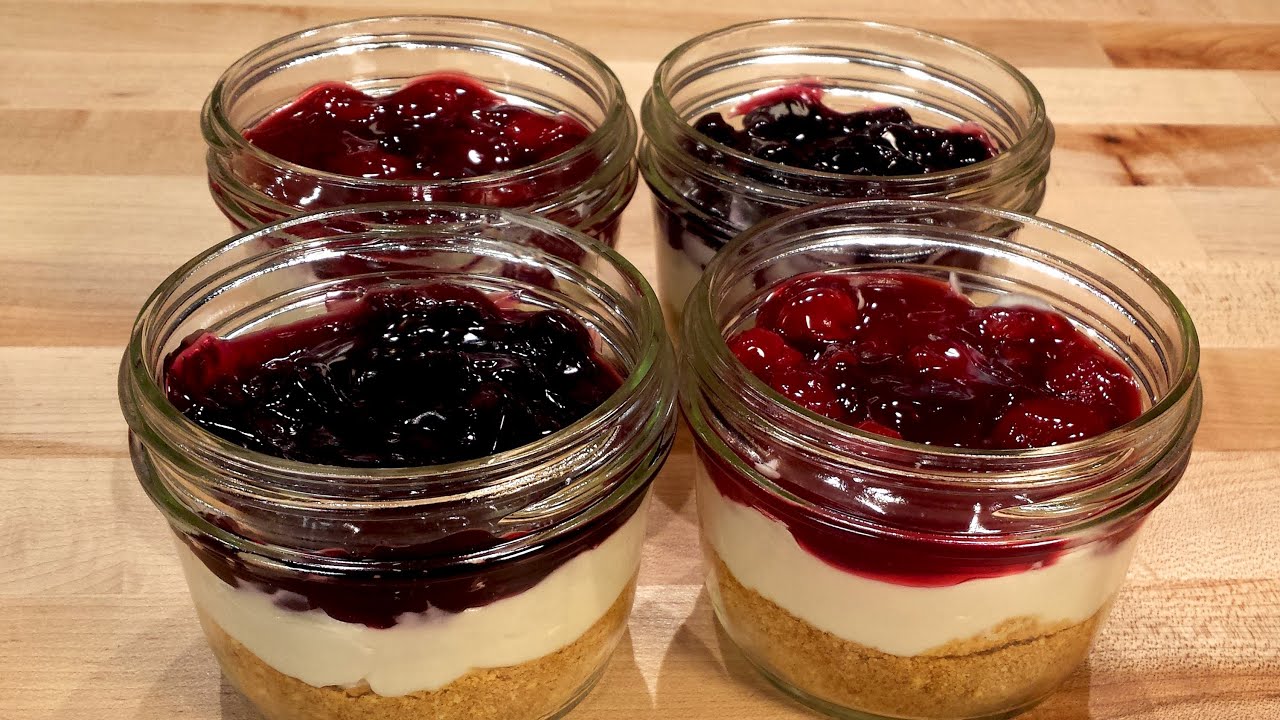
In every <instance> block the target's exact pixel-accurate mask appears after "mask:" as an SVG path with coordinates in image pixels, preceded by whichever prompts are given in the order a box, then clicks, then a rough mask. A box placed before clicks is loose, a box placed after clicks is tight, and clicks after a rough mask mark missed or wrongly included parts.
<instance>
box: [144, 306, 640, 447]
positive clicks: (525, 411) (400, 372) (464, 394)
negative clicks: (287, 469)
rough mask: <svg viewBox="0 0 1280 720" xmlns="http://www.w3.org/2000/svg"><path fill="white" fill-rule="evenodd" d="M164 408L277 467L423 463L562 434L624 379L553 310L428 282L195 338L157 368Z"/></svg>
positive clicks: (577, 327)
mask: <svg viewBox="0 0 1280 720" xmlns="http://www.w3.org/2000/svg"><path fill="white" fill-rule="evenodd" d="M164 383H165V390H166V393H167V395H168V397H169V400H170V401H171V402H172V403H173V404H174V405H175V406H176V407H177V409H178V410H179V411H181V412H182V413H183V414H185V415H186V416H187V417H188V418H190V419H191V420H192V421H193V422H195V423H197V424H198V425H200V426H201V427H203V428H205V429H206V430H208V431H210V432H212V433H214V434H216V435H218V436H220V437H223V438H225V439H227V440H229V441H231V442H233V443H236V444H239V445H241V446H243V447H246V448H249V449H252V450H256V451H259V452H263V453H266V454H269V455H274V456H277V457H281V458H286V459H289V460H296V461H301V462H307V463H319V464H326V465H339V466H347V467H408V466H420V465H433V464H437V463H447V462H455V461H462V460H469V459H474V458H479V457H483V456H486V455H491V454H493V453H497V452H502V451H504V450H510V449H513V448H516V447H519V446H521V445H525V444H527V443H530V442H532V441H534V440H537V439H539V438H541V437H544V436H546V435H549V434H551V433H553V432H556V431H557V430H559V429H561V428H564V427H566V426H568V425H570V424H572V423H573V422H575V421H577V420H579V419H581V418H582V417H584V416H585V415H587V414H588V413H589V412H590V411H591V410H592V409H594V408H595V407H596V406H598V405H599V404H600V403H602V402H604V400H605V399H606V398H608V397H609V396H610V395H611V394H612V393H613V392H614V391H615V390H616V389H618V387H619V386H620V385H621V383H622V379H621V377H620V375H619V373H618V371H617V370H616V369H615V368H614V367H613V366H611V365H610V363H609V362H608V361H606V360H605V359H604V358H602V357H600V356H599V355H598V354H597V353H596V351H595V349H594V347H593V341H592V337H591V334H590V332H589V331H588V329H587V328H586V326H584V325H583V323H582V322H581V321H579V320H578V319H577V318H575V317H573V316H571V315H569V314H567V313H565V312H564V311H561V310H523V309H518V308H512V307H503V306H502V305H501V304H500V303H498V302H495V301H494V300H493V299H491V298H490V297H488V296H486V295H485V294H484V293H481V292H479V291H477V290H475V289H472V288H468V287H464V286H461V285H457V284H454V283H449V282H443V281H435V282H430V283H426V284H418V285H401V286H394V287H382V288H376V289H371V290H367V291H365V292H364V293H363V294H362V295H360V296H358V297H351V298H346V299H340V300H334V301H331V302H330V304H329V307H328V309H327V312H325V313H323V314H321V315H318V316H315V317H312V318H309V319H306V320H301V321H297V322H294V323H290V324H286V325H282V326H279V327H273V328H268V329H265V330H260V331H256V332H252V333H249V334H245V335H240V336H236V337H232V338H225V339H224V338H219V337H216V336H214V335H212V334H211V333H208V332H199V333H196V334H194V335H192V336H191V337H189V338H187V339H186V340H185V341H184V342H183V343H182V344H181V346H180V347H178V348H177V349H176V350H175V351H174V352H172V353H171V354H170V355H169V356H168V357H167V358H166V360H165V364H164Z"/></svg>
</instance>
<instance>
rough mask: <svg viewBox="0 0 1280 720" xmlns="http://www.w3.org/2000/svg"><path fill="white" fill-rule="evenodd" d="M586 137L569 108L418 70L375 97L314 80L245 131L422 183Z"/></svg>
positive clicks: (519, 164)
mask: <svg viewBox="0 0 1280 720" xmlns="http://www.w3.org/2000/svg"><path fill="white" fill-rule="evenodd" d="M590 134H591V131H590V130H589V129H588V128H587V127H586V126H585V125H583V124H582V123H581V122H579V121H578V120H576V119H574V118H572V117H570V116H568V115H565V114H556V115H552V114H548V113H544V112H540V111H537V110H533V109H530V108H526V107H520V106H517V105H513V104H511V103H509V102H507V101H506V100H505V99H504V98H503V97H502V96H500V95H498V94H496V93H494V92H493V91H491V90H489V89H488V88H486V87H485V86H484V85H483V84H482V83H481V82H480V81H479V80H477V79H475V78H472V77H469V76H467V75H463V74H461V73H434V74H430V75H424V76H422V77H419V78H417V79H415V80H412V81H410V82H409V83H407V84H405V85H404V86H403V87H401V88H400V89H398V90H396V91H395V92H393V93H390V94H388V95H382V96H377V97H375V96H372V95H368V94H366V93H364V92H362V91H360V90H358V89H356V88H354V87H352V86H350V85H347V84H345V83H336V82H326V83H321V84H319V85H316V86H314V87H312V88H310V89H308V90H307V91H306V92H304V93H303V94H302V95H301V96H300V97H298V99H296V100H294V101H293V102H292V103H290V104H289V105H288V106H286V107H284V108H281V109H279V110H277V111H275V112H274V113H272V114H270V115H268V116H267V117H265V118H263V119H262V120H260V121H259V122H258V123H257V124H255V125H253V126H252V127H250V128H248V129H247V130H245V131H244V136H245V139H247V140H248V141H249V142H250V143H252V144H253V145H255V146H257V147H259V148H261V149H262V150H263V151H265V152H267V153H269V154H271V155H274V156H276V157H278V158H280V159H282V160H286V161H288V162H291V163H294V164H297V165H302V166H304V167H308V168H311V169H313V170H321V171H324V172H330V173H336V174H339V175H346V176H351V177H358V178H366V179H384V180H424V181H432V180H457V179H463V178H470V177H478V176H482V175H490V174H493V173H497V172H504V171H509V170H518V169H520V168H524V167H528V166H530V165H534V164H536V163H539V162H542V161H543V160H548V159H550V158H553V157H555V156H557V155H560V154H562V153H564V152H565V151H567V150H569V149H571V148H573V147H574V146H575V145H577V144H579V143H581V142H582V141H583V140H585V139H586V138H587V136H588V135H590Z"/></svg>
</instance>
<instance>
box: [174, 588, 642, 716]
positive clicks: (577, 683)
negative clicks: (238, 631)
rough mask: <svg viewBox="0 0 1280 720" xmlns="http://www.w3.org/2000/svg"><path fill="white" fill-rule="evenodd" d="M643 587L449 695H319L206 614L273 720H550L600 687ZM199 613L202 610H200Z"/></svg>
mask: <svg viewBox="0 0 1280 720" xmlns="http://www.w3.org/2000/svg"><path fill="white" fill-rule="evenodd" d="M634 596H635V580H634V579H632V581H631V582H630V583H629V584H628V585H627V587H626V589H624V590H623V592H622V593H621V594H620V595H619V596H618V599H617V600H615V601H614V603H613V605H612V606H611V607H610V608H609V610H608V611H607V612H606V613H605V614H604V615H603V616H602V617H601V618H600V619H599V620H597V621H596V622H595V624H594V625H592V626H591V627H590V628H589V629H588V630H587V631H586V632H585V633H583V634H582V636H581V637H579V638H578V639H577V640H574V641H573V642H572V643H570V644H568V645H566V646H564V647H562V648H560V649H559V650H557V651H555V652H553V653H551V654H549V655H544V656H543V657H540V658H538V659H536V660H531V661H529V662H526V663H521V664H519V665H512V666H508V667H501V668H483V669H476V670H471V671H469V672H468V673H467V674H466V675H463V676H462V677H460V678H458V679H457V680H454V681H453V682H451V683H449V684H448V685H445V686H444V687H442V688H439V689H437V690H432V691H421V692H415V693H410V694H408V695H399V696H385V695H379V694H377V693H375V692H373V691H372V690H370V689H369V687H368V685H367V684H364V683H363V682H362V683H361V684H360V685H357V686H355V687H351V688H344V687H336V686H329V687H315V686H313V685H308V684H307V683H304V682H302V681H301V680H298V679H297V678H294V677H290V676H288V675H285V674H284V673H281V672H280V671H278V670H276V669H275V668H273V667H271V666H270V665H267V664H266V663H265V662H263V661H262V660H261V659H260V658H259V657H258V656H257V655H255V654H253V653H252V652H251V651H249V649H248V648H246V647H245V646H244V645H243V644H241V643H240V642H238V641H237V640H235V639H234V638H232V637H231V636H230V635H227V633H226V632H225V631H223V629H222V628H221V627H219V626H218V624H217V623H216V622H214V621H213V620H212V619H211V618H209V617H208V616H207V615H206V614H205V613H203V612H198V614H199V616H200V623H201V625H202V626H203V627H204V631H205V635H206V636H207V637H208V640H209V645H210V647H211V648H212V649H213V653H214V655H215V656H216V657H217V659H218V664H219V665H220V666H221V667H222V672H223V674H224V675H226V677H227V679H228V680H229V681H230V682H231V684H232V685H233V686H235V687H236V689H237V690H239V691H240V692H241V694H243V695H244V696H245V697H246V698H248V699H249V701H250V702H251V703H253V705H254V706H255V707H257V708H258V710H259V712H261V713H262V715H263V717H265V718H267V720H548V719H549V718H555V717H559V716H560V715H562V714H564V713H565V712H567V711H568V710H569V709H571V708H572V707H573V706H574V705H576V704H577V703H578V702H579V701H580V700H582V698H583V697H585V696H586V694H587V693H588V692H589V691H590V689H591V687H592V686H593V685H594V684H595V682H596V680H598V679H599V676H600V674H601V672H602V670H603V668H604V665H605V662H606V661H607V660H608V657H609V654H610V653H611V652H612V651H613V648H614V646H615V645H616V644H617V642H618V640H619V638H621V636H622V632H623V630H624V629H625V627H626V624H627V617H628V615H629V614H630V612H631V602H632V599H633V598H634ZM197 610H199V609H198V608H197Z"/></svg>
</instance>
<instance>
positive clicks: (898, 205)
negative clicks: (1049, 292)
mask: <svg viewBox="0 0 1280 720" xmlns="http://www.w3.org/2000/svg"><path fill="white" fill-rule="evenodd" d="M906 208H912V209H920V210H922V211H925V212H957V211H960V212H969V213H974V214H977V215H985V216H987V217H990V218H993V219H998V220H1005V221H1009V222H1015V223H1018V224H1020V225H1025V226H1031V227H1039V228H1041V229H1044V230H1048V231H1051V232H1054V233H1057V234H1059V235H1060V236H1063V237H1066V238H1069V239H1070V240H1072V241H1075V242H1076V243H1078V244H1080V245H1082V246H1084V247H1085V248H1087V249H1089V250H1093V251H1097V252H1099V253H1101V254H1103V255H1105V256H1108V257H1110V258H1112V259H1113V260H1116V261H1117V262H1119V263H1120V264H1121V265H1122V266H1124V267H1125V268H1126V269H1127V270H1129V271H1130V272H1132V273H1133V274H1134V275H1135V276H1137V277H1138V278H1139V279H1141V280H1142V281H1143V282H1144V283H1146V284H1147V285H1148V286H1149V287H1151V288H1152V289H1154V290H1155V291H1156V292H1157V293H1158V294H1159V295H1160V297H1161V298H1162V299H1163V300H1164V301H1165V303H1166V304H1167V305H1168V307H1169V309H1170V310H1171V311H1172V312H1173V314H1174V316H1175V317H1176V318H1177V321H1178V326H1179V336H1178V339H1179V341H1180V344H1181V347H1180V348H1179V350H1180V351H1181V355H1182V358H1183V361H1182V363H1181V365H1180V367H1179V368H1178V369H1177V373H1176V376H1175V380H1174V381H1173V382H1171V383H1170V386H1169V389H1168V390H1167V391H1165V392H1164V393H1163V394H1162V396H1161V397H1159V398H1158V399H1156V400H1155V401H1153V402H1152V403H1151V406H1150V407H1148V408H1146V409H1145V410H1144V411H1143V412H1142V414H1141V415H1139V416H1138V417H1137V418H1134V419H1133V420H1131V421H1129V422H1127V423H1125V424H1123V425H1120V426H1119V427H1116V428H1112V429H1111V430H1108V431H1106V432H1104V433H1101V434H1099V435H1095V436H1093V437H1090V438H1086V439H1084V440H1077V441H1073V442H1069V443H1063V444H1061V445H1051V446H1046V447H1036V448H1019V449H1012V450H990V449H982V448H956V447H948V446H939V445H926V444H924V443H916V442H911V441H908V440H903V439H897V438H890V437H886V436H884V435H880V434H877V433H871V432H867V431H865V430H858V429H856V428H854V427H853V426H850V425H846V424H844V423H841V422H838V421H836V420H832V419H831V418H828V417H826V416H823V415H820V414H818V413H815V412H813V411H811V410H808V409H805V408H802V407H800V406H799V405H796V404H795V403H793V402H791V401H790V400H788V399H786V398H785V397H784V396H782V395H781V394H780V393H778V392H777V391H776V390H774V389H772V388H771V387H769V386H768V385H767V384H766V383H764V381H762V380H760V379H759V378H757V377H756V376H755V375H754V374H752V373H751V372H750V371H748V370H747V369H746V367H745V366H742V365H741V363H739V362H738V361H737V360H736V359H735V358H733V357H732V353H731V352H730V350H729V346H728V344H727V342H726V341H725V338H724V335H723V332H722V331H721V329H720V328H719V327H718V326H717V324H716V322H715V319H714V318H713V317H712V312H711V301H710V295H711V292H712V288H713V287H715V286H717V285H718V284H720V283H723V282H726V280H725V278H723V277H722V275H723V274H724V273H725V272H727V270H726V265H728V263H729V262H730V259H731V258H733V257H734V256H735V255H737V254H739V251H740V250H741V249H742V248H743V247H745V246H747V245H749V244H750V243H751V242H752V241H753V240H754V239H755V238H756V237H758V236H761V235H765V234H768V233H770V232H772V231H774V230H776V229H777V228H779V227H784V226H786V225H788V224H791V223H801V222H804V221H805V220H809V219H812V218H814V217H818V216H823V215H826V214H829V213H842V212H859V211H864V212H865V211H875V210H876V209H906ZM1005 242H1006V243H1007V245H1008V246H1009V247H1017V248H1020V249H1022V250H1025V251H1028V252H1031V253H1034V254H1037V255H1042V256H1050V257H1051V255H1050V254H1049V253H1045V252H1043V251H1039V250H1036V249H1035V248H1033V247H1031V246H1029V245H1024V244H1022V243H1018V242H1016V241H1014V240H1008V241H1005ZM684 317H685V320H684V334H685V335H686V338H685V340H686V342H689V341H690V340H692V339H693V337H695V336H696V337H698V338H703V337H714V338H715V340H714V341H713V342H712V343H711V345H710V352H711V358H710V360H711V361H712V362H714V364H715V365H716V368H715V369H716V371H725V370H734V371H735V374H736V375H740V376H741V377H742V378H743V379H744V380H745V381H746V382H747V384H748V386H749V387H750V388H751V389H752V390H753V391H754V392H756V393H759V394H761V395H762V396H763V397H764V398H766V399H768V400H770V401H776V402H777V404H779V405H781V406H783V407H785V408H787V410H789V411H792V413H794V414H796V415H798V416H799V417H800V418H802V419H804V420H805V421H806V422H810V423H816V424H818V425H819V426H821V427H822V428H823V430H824V431H827V432H830V433H831V434H832V435H834V436H837V437H842V438H845V439H848V440H856V441H862V442H866V441H871V442H872V443H875V444H879V445H882V446H886V447H892V448H896V449H899V450H906V451H912V452H918V453H928V454H930V455H935V456H941V457H953V458H992V459H994V458H1000V459H1005V460H1016V459H1039V460H1045V459H1049V458H1054V457H1061V456H1065V455H1070V454H1071V453H1073V452H1075V451H1076V450H1078V449H1079V448H1081V447H1084V446H1088V445H1090V444H1092V445H1101V444H1110V443H1113V442H1115V441H1117V440H1120V439H1123V438H1125V437H1131V436H1132V435H1134V434H1136V433H1137V432H1138V431H1140V430H1141V429H1142V428H1143V427H1145V426H1147V425H1149V424H1150V423H1151V422H1152V421H1153V420H1155V419H1156V418H1159V417H1161V416H1163V415H1165V414H1166V413H1167V412H1169V410H1171V409H1172V408H1173V407H1174V406H1176V405H1177V404H1178V403H1180V402H1181V401H1182V399H1183V398H1184V397H1185V396H1186V394H1187V393H1188V392H1190V391H1191V390H1192V389H1193V388H1194V387H1195V385H1196V382H1197V378H1198V373H1199V361H1200V343H1199V336H1198V334H1197V331H1196V328H1195V324H1194V322H1193V321H1192V319H1191V315H1190V313H1189V312H1188V311H1187V309H1186V307H1185V306H1184V305H1183V304H1182V301H1181V300H1180V299H1179V298H1178V296H1177V295H1176V294H1175V293H1174V292H1173V290H1172V289H1171V288H1169V286H1168V285H1166V284H1165V283H1164V281H1162V280H1161V279H1160V278H1159V277H1157V276H1156V275H1155V274H1154V273H1152V272H1151V271H1150V270H1148V269H1147V268H1146V267H1144V266H1143V265H1142V264H1140V263H1139V262H1138V261H1137V260H1135V259H1133V258H1132V257H1130V256H1129V255H1127V254H1126V253H1123V252H1121V251H1120V250H1119V249H1117V248H1115V247H1113V246H1111V245H1109V244H1107V243H1105V242H1103V241H1101V240H1099V239H1097V238H1094V237H1093V236H1091V235H1087V234H1085V233H1082V232H1079V231H1077V230H1074V229H1072V228H1069V227H1067V226H1065V225H1062V224H1060V223H1056V222H1053V221H1051V220H1045V219H1043V218H1040V217H1037V216H1034V215H1027V214H1024V213H1018V212H1013V211H1011V210H1003V209H999V208H989V207H980V206H976V205H971V204H966V203H958V202H953V201H945V200H914V199H875V200H853V201H845V202H837V203H828V204H822V205H813V206H810V207H806V208H801V209H799V210H793V211H790V212H787V213H783V214H781V215H778V216H775V217H773V218H769V219H768V220H765V221H763V222H761V223H759V224H757V225H755V226H753V227H752V228H751V229H749V230H747V231H746V232H744V233H742V234H741V235H739V236H738V237H736V238H734V239H733V240H732V241H730V242H729V244H728V245H726V246H725V247H724V248H722V249H721V251H720V252H718V253H717V254H716V256H715V258H713V259H712V261H711V263H710V264H709V265H708V267H707V269H706V271H705V272H704V273H703V274H702V277H701V279H700V280H699V281H698V284H697V285H696V286H695V287H694V289H693V292H692V293H691V294H690V296H689V301H688V303H687V304H686V308H685V312H684ZM690 357H691V358H697V359H701V358H698V356H697V355H692V354H691V355H690ZM722 377H723V376H722Z"/></svg>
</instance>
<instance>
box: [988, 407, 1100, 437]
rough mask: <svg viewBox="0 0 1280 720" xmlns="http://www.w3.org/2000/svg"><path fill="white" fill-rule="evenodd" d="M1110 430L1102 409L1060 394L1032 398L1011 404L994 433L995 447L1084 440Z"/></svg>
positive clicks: (992, 435) (992, 434)
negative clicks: (1072, 400) (1064, 398)
mask: <svg viewBox="0 0 1280 720" xmlns="http://www.w3.org/2000/svg"><path fill="white" fill-rule="evenodd" d="M1106 430H1107V422H1106V419H1105V418H1104V417H1103V415H1102V414H1101V413H1100V412H1098V410H1096V409H1094V408H1091V407H1088V406H1086V405H1081V404H1079V403H1073V402H1071V401H1070V400H1060V399H1058V398H1047V397H1039V398H1031V399H1029V400H1024V401H1022V402H1020V403H1018V404H1017V405H1014V406H1013V407H1011V408H1009V410H1008V412H1006V413H1005V414H1004V417H1002V418H1000V421H999V422H997V423H996V427H995V430H993V431H992V433H991V446H992V447H995V448H1006V449H1012V448H1033V447H1046V446H1049V445H1061V444H1063V443H1068V442H1073V441H1075V440H1083V439H1085V438H1087V437H1092V436H1094V435H1098V434H1100V433H1103V432H1105V431H1106Z"/></svg>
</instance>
